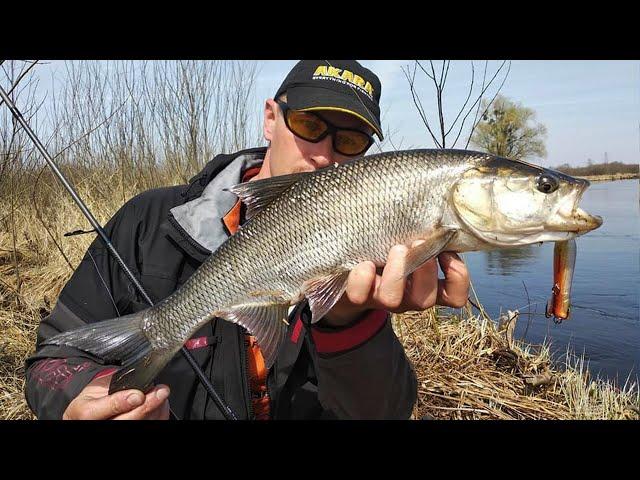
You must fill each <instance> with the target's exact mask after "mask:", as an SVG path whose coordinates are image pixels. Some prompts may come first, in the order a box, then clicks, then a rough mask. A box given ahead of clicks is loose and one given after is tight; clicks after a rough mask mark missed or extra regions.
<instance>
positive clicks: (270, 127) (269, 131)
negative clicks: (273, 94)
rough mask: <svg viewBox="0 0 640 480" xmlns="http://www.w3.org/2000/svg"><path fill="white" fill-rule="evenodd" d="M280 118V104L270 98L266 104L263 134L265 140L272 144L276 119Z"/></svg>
mask: <svg viewBox="0 0 640 480" xmlns="http://www.w3.org/2000/svg"><path fill="white" fill-rule="evenodd" d="M277 118H278V104H277V103H276V102H275V101H274V100H273V99H272V98H269V99H267V100H266V101H265V102H264V122H263V126H262V132H263V135H264V139H265V140H266V141H268V142H270V141H271V140H272V139H273V134H274V132H275V128H276V119H277Z"/></svg>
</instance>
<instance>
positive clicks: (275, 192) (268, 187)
mask: <svg viewBox="0 0 640 480" xmlns="http://www.w3.org/2000/svg"><path fill="white" fill-rule="evenodd" d="M310 173H312V172H303V173H291V174H289V175H278V176H277V177H271V178H265V179H263V180H254V181H253V182H251V181H250V182H245V183H240V184H238V185H234V186H233V187H229V188H228V189H227V190H229V191H230V192H232V193H235V194H236V195H237V196H238V197H240V200H242V203H244V204H245V205H246V206H247V219H249V218H251V217H252V216H253V215H255V214H256V213H257V212H259V211H260V210H262V209H263V208H264V207H266V206H267V205H269V204H270V203H271V202H272V201H273V200H274V199H276V198H277V197H279V196H280V195H281V194H282V193H283V192H284V191H285V190H287V189H288V188H289V187H290V186H291V185H293V184H294V183H296V182H297V181H298V180H300V179H301V178H303V177H304V176H305V175H309V174H310Z"/></svg>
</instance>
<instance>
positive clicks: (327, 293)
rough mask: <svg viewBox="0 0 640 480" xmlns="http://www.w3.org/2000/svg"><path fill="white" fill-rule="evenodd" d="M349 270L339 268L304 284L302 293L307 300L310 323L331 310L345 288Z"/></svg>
mask: <svg viewBox="0 0 640 480" xmlns="http://www.w3.org/2000/svg"><path fill="white" fill-rule="evenodd" d="M348 277H349V270H340V271H337V272H334V273H332V274H331V275H327V276H324V277H319V278H314V279H313V280H309V281H308V282H306V283H305V284H304V287H303V293H304V294H305V296H306V297H307V300H309V307H310V308H311V323H315V322H317V321H318V320H320V319H321V318H322V317H324V316H325V314H326V313H327V312H328V311H329V310H331V308H332V307H333V306H334V305H335V303H336V302H337V301H338V300H339V299H340V297H341V296H342V294H343V293H344V291H345V289H346V288H347V278H348Z"/></svg>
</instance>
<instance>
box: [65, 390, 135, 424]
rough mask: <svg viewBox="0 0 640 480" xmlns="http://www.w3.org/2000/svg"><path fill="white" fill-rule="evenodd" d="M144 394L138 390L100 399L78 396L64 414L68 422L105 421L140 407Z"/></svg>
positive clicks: (117, 393) (124, 391) (125, 391)
mask: <svg viewBox="0 0 640 480" xmlns="http://www.w3.org/2000/svg"><path fill="white" fill-rule="evenodd" d="M143 402H144V394H143V393H142V392H141V391H139V390H123V391H121V392H116V393H114V394H113V395H106V396H104V397H100V398H94V397H87V396H84V395H80V396H78V397H77V398H76V399H75V400H74V401H73V403H74V404H73V406H71V408H70V409H68V411H67V412H66V415H67V418H69V419H70V420H107V419H109V418H112V417H115V416H116V415H120V414H123V413H125V412H129V411H131V410H133V409H134V408H136V407H138V406H139V405H142V403H143Z"/></svg>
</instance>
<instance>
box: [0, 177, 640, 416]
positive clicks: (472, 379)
mask: <svg viewBox="0 0 640 480" xmlns="http://www.w3.org/2000/svg"><path fill="white" fill-rule="evenodd" d="M105 175H107V173H105V172H102V173H101V176H102V177H103V178H104V176H105ZM89 180H90V179H87V178H85V179H84V181H81V182H78V190H79V194H80V195H81V197H82V198H84V199H85V201H86V202H87V203H88V205H89V208H90V209H91V210H92V211H94V214H95V215H96V217H97V218H98V220H99V221H100V222H102V223H103V224H104V222H105V221H106V220H107V219H108V218H109V217H110V216H111V215H112V214H113V213H114V212H115V211H116V210H117V208H118V207H119V203H117V202H116V201H112V202H106V201H105V198H109V197H110V194H111V193H112V192H109V191H105V192H101V193H100V192H97V191H96V189H95V188H94V186H93V182H92V181H89ZM163 183H164V184H170V183H172V181H171V179H170V178H165V179H163ZM104 184H108V182H103V185H104ZM52 188H53V187H52ZM43 190H44V189H43ZM118 192H119V193H120V194H123V195H124V196H125V197H126V198H130V197H131V196H133V195H134V194H135V193H136V192H135V191H134V188H131V189H130V190H129V191H126V192H123V191H122V190H119V191H118ZM45 193H46V192H44V191H41V192H40V194H39V196H38V198H37V199H35V198H34V199H31V200H29V197H27V198H24V197H23V198H22V199H21V200H20V201H18V202H14V205H15V204H17V205H20V208H18V209H16V208H14V209H13V214H12V209H11V205H10V202H8V201H7V199H6V198H7V197H2V198H0V333H1V335H0V419H30V418H33V416H32V414H31V412H30V411H29V409H28V407H27V405H26V402H25V400H24V394H23V391H24V371H23V365H24V360H25V358H26V357H27V356H28V355H30V354H31V353H32V350H33V347H34V345H35V336H36V329H37V325H38V322H39V321H40V319H41V318H42V317H43V316H44V315H46V314H47V313H48V312H49V311H50V309H51V307H52V305H53V304H54V303H55V299H56V298H57V296H58V294H59V292H60V290H61V289H62V287H63V285H64V283H65V282H66V281H67V279H68V278H69V276H70V275H71V272H72V269H71V267H75V266H76V265H77V264H78V262H79V261H80V259H81V258H82V256H83V254H84V252H85V250H86V248H87V246H88V245H89V243H90V242H91V241H92V240H93V238H94V235H93V234H91V235H81V236H74V237H64V236H63V234H64V233H65V232H67V231H71V230H76V229H78V228H82V229H88V227H87V222H86V220H85V219H84V217H82V215H81V213H80V212H79V211H78V210H77V208H76V207H75V205H74V204H72V202H71V200H70V198H69V197H68V195H66V194H62V193H59V194H57V195H54V194H49V195H45ZM113 197H114V198H118V197H119V196H118V195H113ZM120 198H121V197H120ZM36 205H39V207H38V208H39V210H38V212H39V213H38V214H36ZM38 217H39V218H41V219H42V222H40V221H39V220H38ZM45 226H46V228H45ZM53 239H55V241H56V242H57V243H58V245H59V246H60V247H61V248H62V251H63V252H64V253H65V256H66V257H67V258H68V259H69V262H70V264H71V267H70V266H69V264H68V263H67V260H65V258H64V257H63V256H62V254H61V253H60V251H59V249H58V247H56V245H55V243H54V241H53ZM506 320H508V319H506ZM516 321H517V318H513V319H511V321H505V319H503V321H502V322H500V323H501V324H498V325H496V323H495V322H494V321H492V320H491V319H489V318H487V317H486V316H483V315H474V314H473V312H472V311H471V310H470V307H469V308H467V309H462V310H460V311H458V313H457V314H455V315H453V314H451V311H448V310H444V309H438V310H436V309H431V310H428V311H427V312H425V313H422V314H416V313H407V314H404V315H398V316H396V317H395V319H394V328H395V329H396V332H397V334H398V336H399V338H400V339H401V341H402V342H403V344H404V346H405V349H406V352H407V355H408V356H409V358H410V360H411V361H412V362H413V364H414V366H415V369H416V372H417V375H418V381H419V392H418V402H417V404H416V407H415V411H414V418H425V417H426V418H438V419H595V418H598V419H605V418H606V419H626V418H636V419H637V418H640V395H639V393H638V388H637V385H635V384H631V385H625V386H624V388H622V389H619V388H617V387H616V386H614V385H612V384H610V383H607V382H604V381H602V380H599V379H596V380H591V379H590V378H589V374H588V369H587V367H586V365H585V363H584V361H583V360H581V359H579V358H575V357H573V356H572V355H568V357H567V358H568V359H569V364H568V365H567V366H565V367H564V368H562V369H561V368H560V366H556V365H553V364H552V362H551V358H550V354H549V350H548V348H546V347H544V346H531V345H526V344H522V343H519V342H517V341H514V340H513V338H512V332H513V329H514V326H515V322H516Z"/></svg>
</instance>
